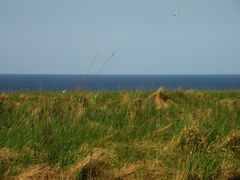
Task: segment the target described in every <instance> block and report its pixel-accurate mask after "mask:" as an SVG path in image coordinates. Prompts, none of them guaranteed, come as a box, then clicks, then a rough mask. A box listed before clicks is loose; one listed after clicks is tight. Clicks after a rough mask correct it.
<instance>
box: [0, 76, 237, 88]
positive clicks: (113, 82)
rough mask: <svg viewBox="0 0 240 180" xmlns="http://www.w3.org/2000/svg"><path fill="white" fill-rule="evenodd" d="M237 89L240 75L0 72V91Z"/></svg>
mask: <svg viewBox="0 0 240 180" xmlns="http://www.w3.org/2000/svg"><path fill="white" fill-rule="evenodd" d="M159 87H164V88H166V89H240V75H4V74H1V75H0V91H1V92H5V91H63V90H76V89H83V90H90V91H98V90H104V91H111V90H150V89H153V90H154V89H158V88H159Z"/></svg>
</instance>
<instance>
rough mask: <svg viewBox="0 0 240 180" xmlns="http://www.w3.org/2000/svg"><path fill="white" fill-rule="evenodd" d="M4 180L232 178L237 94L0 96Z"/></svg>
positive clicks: (238, 145)
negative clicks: (10, 179)
mask: <svg viewBox="0 0 240 180" xmlns="http://www.w3.org/2000/svg"><path fill="white" fill-rule="evenodd" d="M9 178H12V179H27V178H29V179H75V178H76V179H88V178H90V179H228V178H229V179H231V178H232V179H234V178H236V179H237V178H240V91H194V90H189V91H182V90H174V91H164V90H160V91H157V92H152V91H121V92H84V91H74V92H67V93H57V92H52V93H51V92H31V93H30V92H29V93H26V92H19V93H0V179H9Z"/></svg>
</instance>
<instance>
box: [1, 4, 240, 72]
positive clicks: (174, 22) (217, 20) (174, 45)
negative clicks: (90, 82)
mask: <svg viewBox="0 0 240 180" xmlns="http://www.w3.org/2000/svg"><path fill="white" fill-rule="evenodd" d="M175 12H177V15H176V16H174V13H175ZM118 48H120V50H119V51H117V52H116V53H115V56H114V57H113V58H112V59H111V60H110V61H109V62H107V63H106V61H107V60H108V58H109V57H111V55H112V53H113V51H115V50H116V49H118ZM96 54H98V56H97V58H96V59H95V61H94V62H93V61H92V59H93V58H94V56H96ZM105 63H106V65H105V66H104V67H103V68H102V70H100V69H101V67H102V66H103V65H104V64H105ZM91 64H92V65H91ZM99 71H101V74H240V0H0V73H1V74H4V73H17V74H18V73H23V74H85V73H90V74H96V73H98V72H99Z"/></svg>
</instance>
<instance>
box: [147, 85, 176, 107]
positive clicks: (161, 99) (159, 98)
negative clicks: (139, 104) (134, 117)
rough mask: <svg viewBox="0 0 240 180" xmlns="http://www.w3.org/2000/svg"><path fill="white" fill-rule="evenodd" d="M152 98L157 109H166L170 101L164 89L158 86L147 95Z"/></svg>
mask: <svg viewBox="0 0 240 180" xmlns="http://www.w3.org/2000/svg"><path fill="white" fill-rule="evenodd" d="M152 98H154V100H155V104H156V108H157V109H167V108H168V107H169V105H170V103H171V102H172V101H171V99H170V98H169V97H168V96H167V95H166V91H165V90H164V89H163V88H160V89H159V90H158V91H156V92H154V93H153V94H152V95H150V96H149V97H148V99H152Z"/></svg>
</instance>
